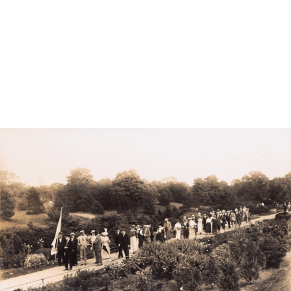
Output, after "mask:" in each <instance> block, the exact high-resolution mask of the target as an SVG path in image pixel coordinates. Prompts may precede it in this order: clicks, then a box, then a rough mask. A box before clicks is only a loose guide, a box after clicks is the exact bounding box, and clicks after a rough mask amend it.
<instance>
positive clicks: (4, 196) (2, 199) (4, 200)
mask: <svg viewBox="0 0 291 291" xmlns="http://www.w3.org/2000/svg"><path fill="white" fill-rule="evenodd" d="M14 208H15V201H14V198H13V197H12V195H11V194H10V193H9V190H8V189H4V187H3V188H0V218H1V219H5V220H8V219H10V218H11V217H12V216H13V215H14V214H15V212H14Z"/></svg>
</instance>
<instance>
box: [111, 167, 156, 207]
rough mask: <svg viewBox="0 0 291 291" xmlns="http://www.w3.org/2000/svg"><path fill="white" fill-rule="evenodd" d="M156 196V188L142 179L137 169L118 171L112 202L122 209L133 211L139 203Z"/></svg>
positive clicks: (112, 192) (113, 184)
mask: <svg viewBox="0 0 291 291" xmlns="http://www.w3.org/2000/svg"><path fill="white" fill-rule="evenodd" d="M155 197H156V191H155V189H154V188H153V187H151V185H150V184H149V183H148V182H147V181H145V180H142V179H141V178H140V176H139V175H138V174H137V173H136V171H135V170H129V171H125V172H122V173H118V174H117V175H116V177H115V179H114V180H113V181H112V188H111V204H112V205H113V206H115V207H118V208H119V209H120V210H121V211H126V210H132V211H133V210H134V209H136V206H137V205H143V204H144V203H146V202H147V201H148V200H149V199H155Z"/></svg>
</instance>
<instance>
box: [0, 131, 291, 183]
mask: <svg viewBox="0 0 291 291" xmlns="http://www.w3.org/2000/svg"><path fill="white" fill-rule="evenodd" d="M78 167H82V168H88V169H90V170H91V173H92V174H93V176H94V179H95V180H100V179H103V178H114V177H115V175H116V174H117V173H118V172H121V171H126V170H130V169H135V170H136V171H137V172H138V174H139V175H140V176H141V178H143V179H147V180H149V181H152V180H161V179H163V178H165V177H175V178H176V179H177V180H178V181H185V182H187V183H188V184H189V185H192V184H193V179H195V178H198V177H200V178H205V177H207V176H209V175H212V174H214V175H216V176H217V177H218V178H219V180H225V181H226V182H228V183H230V182H231V181H232V180H233V179H237V178H238V179H240V178H242V177H243V176H244V175H245V174H247V173H249V172H250V171H261V172H262V173H264V174H265V175H267V176H268V177H269V178H270V179H272V178H274V177H283V176H284V175H285V174H287V173H288V172H291V129H0V170H8V171H10V172H14V173H15V174H16V175H17V176H19V177H20V181H21V182H23V183H25V184H27V185H32V186H40V185H50V184H52V183H54V182H60V183H66V177H67V176H68V175H69V174H70V170H72V169H75V168H78Z"/></svg>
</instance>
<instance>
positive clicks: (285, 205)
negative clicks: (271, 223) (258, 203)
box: [283, 202, 287, 213]
mask: <svg viewBox="0 0 291 291" xmlns="http://www.w3.org/2000/svg"><path fill="white" fill-rule="evenodd" d="M283 207H284V213H286V210H287V204H286V202H284V205H283Z"/></svg>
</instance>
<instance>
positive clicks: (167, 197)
mask: <svg viewBox="0 0 291 291" xmlns="http://www.w3.org/2000/svg"><path fill="white" fill-rule="evenodd" d="M158 200H159V201H160V203H161V205H164V206H169V205H170V202H171V201H173V195H172V193H171V191H170V190H169V189H163V190H162V191H161V194H160V196H159V197H158Z"/></svg>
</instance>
